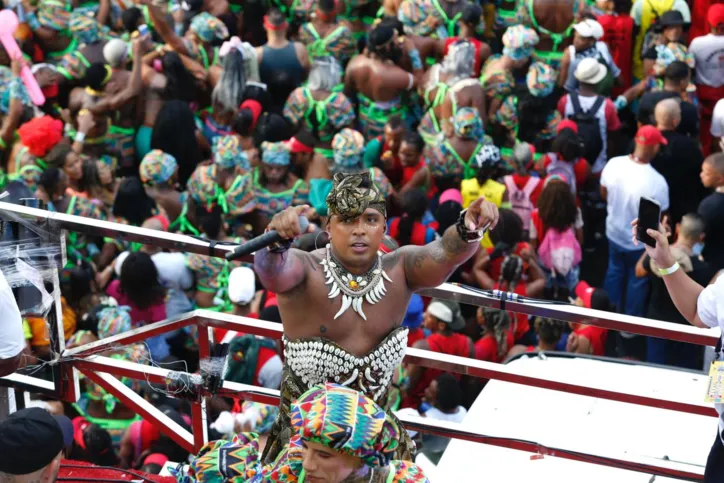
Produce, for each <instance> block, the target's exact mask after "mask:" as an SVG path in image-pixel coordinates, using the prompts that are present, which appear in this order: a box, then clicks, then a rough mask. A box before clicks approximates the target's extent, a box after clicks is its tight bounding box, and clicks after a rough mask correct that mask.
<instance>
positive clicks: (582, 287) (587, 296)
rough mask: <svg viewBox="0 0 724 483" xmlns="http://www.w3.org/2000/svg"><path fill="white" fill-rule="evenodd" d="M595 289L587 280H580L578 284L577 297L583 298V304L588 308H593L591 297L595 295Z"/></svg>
mask: <svg viewBox="0 0 724 483" xmlns="http://www.w3.org/2000/svg"><path fill="white" fill-rule="evenodd" d="M595 290H596V289H595V288H593V287H591V286H590V285H588V283H587V282H584V281H582V280H581V281H580V282H578V285H576V297H579V298H580V299H581V300H583V306H584V307H586V308H587V309H590V308H591V297H593V292H594V291H595Z"/></svg>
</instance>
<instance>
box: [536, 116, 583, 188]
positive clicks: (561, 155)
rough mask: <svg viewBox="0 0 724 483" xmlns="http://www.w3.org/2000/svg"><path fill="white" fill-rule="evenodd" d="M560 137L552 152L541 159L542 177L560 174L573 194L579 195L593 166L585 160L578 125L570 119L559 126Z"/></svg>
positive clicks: (556, 139)
mask: <svg viewBox="0 0 724 483" xmlns="http://www.w3.org/2000/svg"><path fill="white" fill-rule="evenodd" d="M557 133H558V135H557V136H556V138H555V140H554V141H553V146H552V147H551V149H552V151H551V152H550V153H548V154H546V155H544V156H543V158H542V159H541V165H542V166H541V171H540V174H541V176H542V177H546V176H550V175H552V174H558V175H562V176H563V177H565V179H566V181H567V182H568V185H569V186H570V188H571V192H572V193H573V194H574V195H577V193H578V187H579V186H583V185H584V184H585V183H586V180H587V179H588V177H589V176H590V175H591V166H590V165H589V164H588V161H586V160H585V159H584V158H583V145H582V143H581V138H580V137H579V136H578V125H576V123H575V122H573V121H572V120H570V119H565V120H563V121H561V122H560V123H559V124H558V129H557Z"/></svg>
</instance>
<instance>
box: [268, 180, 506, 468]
mask: <svg viewBox="0 0 724 483" xmlns="http://www.w3.org/2000/svg"><path fill="white" fill-rule="evenodd" d="M327 206H328V209H329V219H328V222H327V231H328V232H329V238H330V242H329V244H328V245H327V246H326V247H325V248H321V249H318V250H316V251H313V252H311V253H307V252H303V251H300V250H296V249H288V247H289V243H285V244H279V245H277V246H273V247H270V248H269V249H264V250H260V251H258V252H256V254H255V259H254V265H255V271H256V273H257V274H258V275H259V277H260V279H261V281H262V283H263V284H264V286H265V287H266V288H267V289H268V290H270V291H272V292H275V293H276V294H278V302H279V311H280V312H281V316H282V320H283V325H284V337H283V342H284V354H285V366H284V373H283V379H282V387H281V402H280V415H279V417H278V419H277V421H276V422H275V424H274V427H273V428H272V433H271V435H270V437H269V443H268V444H267V446H266V448H265V450H264V455H263V458H264V461H265V462H270V461H273V460H274V458H275V457H276V456H277V454H278V453H279V451H280V450H281V449H282V448H283V447H284V445H285V444H286V443H287V442H288V440H289V437H290V429H289V426H290V422H289V406H290V403H291V402H292V401H294V400H295V399H296V398H298V397H299V396H300V395H301V394H302V393H304V391H306V390H307V389H308V388H309V387H311V386H314V385H315V384H319V383H322V382H325V381H330V382H336V383H339V384H343V385H345V386H348V387H352V388H354V389H357V390H359V391H361V392H363V393H364V394H366V395H367V396H369V397H371V398H372V399H374V400H375V401H384V399H385V397H386V394H387V390H388V388H389V385H390V381H391V378H392V374H393V370H394V369H395V368H396V367H397V365H398V364H399V363H400V362H401V361H402V358H403V356H404V353H405V347H406V346H407V343H406V341H407V328H404V327H402V326H401V322H402V319H403V317H404V315H405V311H406V309H407V305H408V302H409V300H410V297H411V296H412V294H413V292H415V291H417V290H421V289H424V288H429V287H436V286H438V285H440V284H441V283H443V282H445V280H447V278H448V277H449V276H450V274H451V273H452V272H453V271H454V270H455V268H456V267H457V266H458V265H460V264H462V263H463V262H465V261H466V260H467V259H468V258H470V257H471V256H472V255H473V254H474V253H475V252H476V251H477V250H478V248H479V247H480V239H481V238H482V236H483V233H484V229H485V228H492V227H494V226H495V224H496V223H497V221H498V210H497V208H496V207H495V205H494V204H493V203H491V202H489V201H485V199H484V198H479V199H477V200H476V201H474V202H473V203H472V204H471V205H470V207H469V208H468V209H467V210H466V211H463V212H462V213H461V216H460V219H459V221H458V223H457V224H456V225H453V226H451V227H450V228H449V229H448V230H447V231H446V232H445V234H444V235H443V237H442V238H441V239H439V240H436V241H434V242H432V243H430V244H428V245H425V246H405V247H402V248H400V249H398V250H396V251H394V252H392V253H389V254H386V255H384V256H383V255H382V254H381V253H380V252H378V250H379V248H380V242H381V241H382V238H383V237H384V235H385V226H386V217H387V215H386V211H385V199H384V197H383V196H382V195H381V194H380V192H379V191H378V190H377V189H376V188H375V186H374V184H373V183H372V181H371V178H370V175H369V173H367V172H363V173H359V174H343V173H338V174H336V175H335V177H334V185H333V188H332V191H331V192H330V194H329V195H328V196H327ZM308 209H309V207H308V206H296V207H290V208H288V209H286V210H284V211H283V212H281V213H278V214H276V215H275V216H274V218H273V219H272V221H271V223H270V224H269V226H268V229H273V230H277V232H278V233H279V234H280V235H281V236H282V237H283V238H285V239H287V240H289V241H291V240H292V239H294V238H295V237H297V236H299V235H301V234H302V230H301V228H300V225H299V221H298V217H299V215H303V214H304V213H305V212H306V211H307V210H308ZM413 453H414V445H413V443H412V441H411V440H410V439H409V438H408V437H407V435H406V433H405V438H404V439H403V440H401V441H400V446H399V448H398V450H397V452H396V454H395V458H398V459H402V460H408V461H411V460H412V457H413Z"/></svg>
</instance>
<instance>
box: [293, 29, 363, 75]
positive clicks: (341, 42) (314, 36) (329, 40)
mask: <svg viewBox="0 0 724 483" xmlns="http://www.w3.org/2000/svg"><path fill="white" fill-rule="evenodd" d="M299 41H300V42H301V43H303V44H304V45H305V46H306V47H307V52H309V57H310V59H311V60H314V59H316V58H318V57H333V58H335V59H337V61H339V63H340V64H342V65H345V64H346V63H347V61H348V60H349V59H351V58H352V56H353V55H355V54H356V53H357V41H356V40H355V39H354V37H353V36H352V31H351V30H350V29H349V28H348V27H347V26H346V25H343V24H340V25H337V26H336V27H335V28H333V29H332V30H331V31H330V32H329V33H328V34H327V36H326V37H324V38H322V37H320V36H319V33H318V32H317V30H316V29H315V28H314V25H313V24H312V23H311V22H308V23H305V24H304V25H302V27H301V28H300V29H299Z"/></svg>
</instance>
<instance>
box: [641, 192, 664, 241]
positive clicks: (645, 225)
mask: <svg viewBox="0 0 724 483" xmlns="http://www.w3.org/2000/svg"><path fill="white" fill-rule="evenodd" d="M660 221H661V205H660V204H659V202H658V201H656V200H653V199H651V198H647V197H645V196H642V197H641V200H640V202H639V219H638V226H637V229H636V238H637V239H638V240H639V241H641V242H643V243H645V244H647V245H648V246H650V247H652V248H653V247H656V240H654V239H653V238H651V236H649V234H648V233H646V230H649V229H651V230H658V229H659V223H660Z"/></svg>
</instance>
